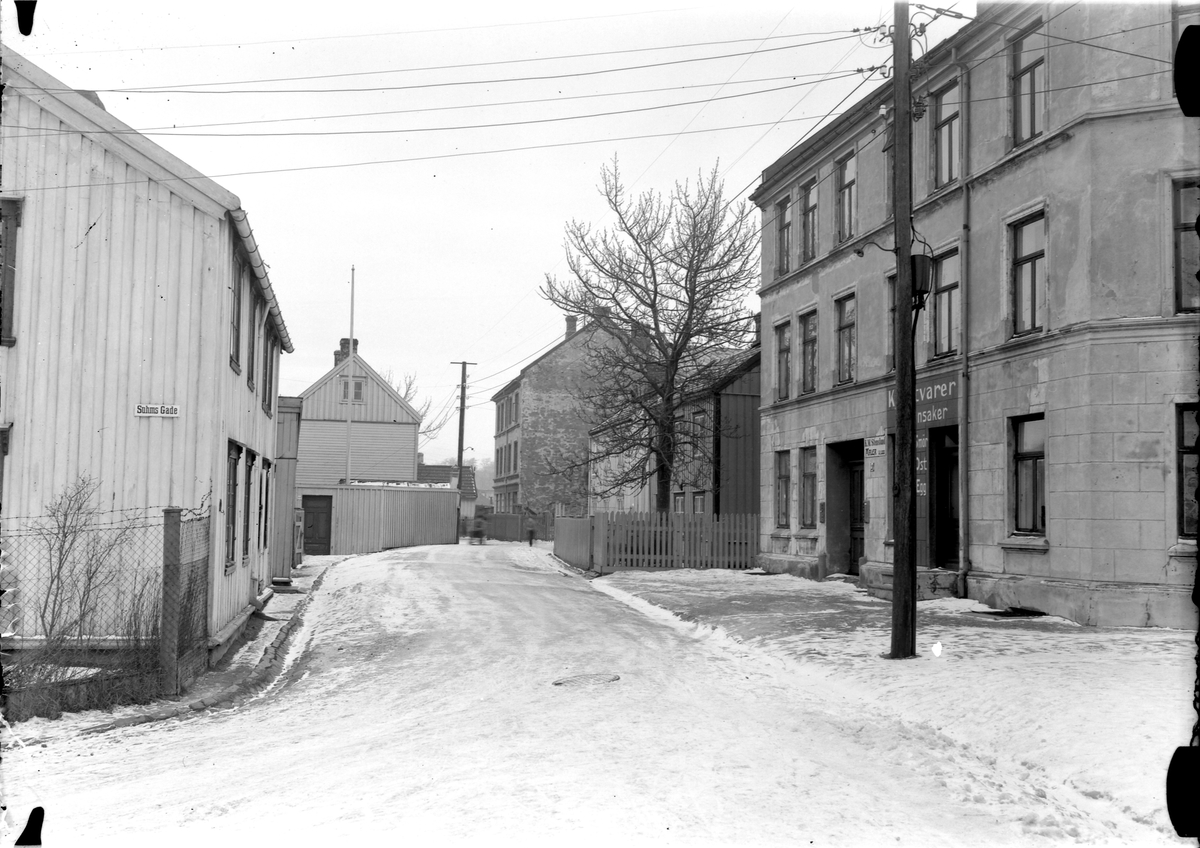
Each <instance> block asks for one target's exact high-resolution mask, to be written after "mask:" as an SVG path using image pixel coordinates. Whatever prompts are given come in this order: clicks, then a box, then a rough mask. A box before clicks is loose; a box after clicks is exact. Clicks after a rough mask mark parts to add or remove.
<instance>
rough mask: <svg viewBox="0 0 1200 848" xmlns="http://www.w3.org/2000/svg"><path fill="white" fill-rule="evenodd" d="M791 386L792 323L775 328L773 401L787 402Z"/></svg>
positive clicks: (786, 322) (787, 322)
mask: <svg viewBox="0 0 1200 848" xmlns="http://www.w3.org/2000/svg"><path fill="white" fill-rule="evenodd" d="M791 385H792V322H791V321H785V322H784V323H782V324H780V325H779V326H778V327H776V328H775V399H776V400H787V399H788V397H789V396H790V392H789V389H790V387H791Z"/></svg>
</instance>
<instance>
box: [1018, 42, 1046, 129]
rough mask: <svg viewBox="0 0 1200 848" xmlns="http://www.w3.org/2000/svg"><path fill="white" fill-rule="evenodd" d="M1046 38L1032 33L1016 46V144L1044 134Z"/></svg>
mask: <svg viewBox="0 0 1200 848" xmlns="http://www.w3.org/2000/svg"><path fill="white" fill-rule="evenodd" d="M1045 61H1046V54H1045V37H1044V36H1043V35H1042V34H1041V33H1038V32H1031V33H1029V34H1028V35H1025V36H1023V37H1021V38H1019V39H1017V40H1016V41H1014V42H1013V46H1012V69H1013V74H1012V111H1013V144H1024V143H1025V142H1027V141H1029V140H1030V139H1031V138H1037V137H1038V136H1039V135H1041V134H1042V121H1043V117H1042V115H1043V112H1044V111H1045V107H1046V68H1045Z"/></svg>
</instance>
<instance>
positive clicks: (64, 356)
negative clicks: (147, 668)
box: [0, 47, 292, 650]
mask: <svg viewBox="0 0 1200 848" xmlns="http://www.w3.org/2000/svg"><path fill="white" fill-rule="evenodd" d="M3 75H4V84H5V87H4V92H3V129H2V131H0V132H2V135H0V142H2V149H0V165H2V168H3V170H2V174H0V216H2V229H0V236H2V241H0V250H2V251H3V280H2V284H3V292H2V295H3V296H2V300H0V426H2V427H3V433H4V438H3V440H0V448H3V451H4V454H5V456H4V457H3V468H2V475H0V487H2V488H0V518H3V531H4V532H5V533H6V534H13V533H14V532H19V531H20V529H21V523H22V522H23V521H25V520H26V518H27V517H31V516H39V515H41V514H43V512H44V511H45V509H46V506H47V504H48V503H49V502H51V501H52V500H53V499H54V497H55V496H56V494H58V493H59V492H61V491H63V490H64V488H65V487H67V486H69V485H71V484H72V483H73V482H74V481H77V480H78V479H80V478H81V477H89V478H91V479H92V480H94V481H95V482H96V484H97V486H98V488H97V491H96V497H97V499H98V504H99V505H100V506H101V507H102V508H103V509H104V510H112V511H115V512H114V513H113V514H114V515H120V514H125V513H123V512H121V511H125V510H138V511H143V512H144V513H145V514H147V515H151V516H153V515H155V514H157V515H159V516H160V517H161V515H162V512H161V511H162V508H163V507H166V506H168V505H169V506H175V507H182V508H184V509H186V510H192V511H195V512H196V513H204V512H207V514H208V515H209V516H211V520H210V522H209V527H210V532H209V534H208V547H207V549H208V586H207V594H208V600H207V606H208V622H207V628H208V634H209V636H210V647H211V648H215V649H218V650H219V649H220V647H221V645H222V644H224V643H227V642H228V640H229V639H230V638H232V636H233V635H236V631H237V629H238V627H239V626H240V625H241V623H243V622H244V621H245V619H246V617H247V616H248V614H249V612H248V611H249V610H250V609H251V608H252V607H251V604H252V603H253V602H255V600H256V597H257V596H259V595H261V594H262V593H263V592H264V586H265V585H266V584H267V583H269V575H270V571H269V562H268V555H269V551H268V548H269V539H270V534H269V533H268V527H267V524H268V523H269V520H270V518H269V516H270V515H271V510H270V500H271V496H272V492H271V487H272V479H273V471H272V460H273V459H274V457H275V440H276V427H275V422H274V421H273V418H272V416H273V407H274V404H275V397H276V394H277V389H276V375H277V374H278V369H279V356H280V352H281V351H288V352H291V350H292V343H291V340H290V339H289V337H288V331H287V328H286V327H285V325H284V322H283V317H282V315H281V313H280V309H279V304H278V303H277V301H276V297H275V293H274V290H273V289H272V286H271V281H270V279H269V277H268V275H267V270H266V266H265V264H264V263H263V260H262V258H261V256H260V255H259V250H258V245H257V243H256V242H255V238H254V235H253V233H252V231H251V229H250V224H249V222H248V220H247V218H246V213H245V212H244V211H243V210H242V208H241V201H240V200H239V199H238V198H237V197H236V196H235V195H233V194H232V193H230V192H229V191H226V190H225V189H224V188H222V187H221V186H219V185H217V184H216V183H215V182H213V181H212V180H209V179H207V178H206V177H204V176H203V175H202V174H201V173H200V172H198V171H197V170H196V169H194V168H192V167H191V166H189V165H187V164H186V163H184V162H182V161H180V160H179V159H177V158H176V157H175V156H173V155H171V154H170V153H168V152H167V151H165V150H163V149H162V148H160V147H159V146H157V145H156V144H154V143H153V142H151V141H149V140H148V139H146V138H145V137H143V136H141V135H139V134H138V133H137V132H135V131H134V130H132V129H131V128H130V127H129V126H127V125H126V124H124V123H122V122H121V121H119V120H117V118H115V117H114V116H113V115H111V114H109V113H108V112H107V111H106V110H105V109H104V108H103V106H102V105H100V100H99V98H96V96H95V95H94V94H92V93H90V92H86V93H81V92H77V91H74V90H72V89H71V88H70V87H68V86H66V85H64V84H63V83H61V82H59V81H58V80H56V79H54V78H53V77H51V76H50V75H49V74H47V73H46V72H44V71H42V70H41V69H40V68H38V67H36V66H35V65H33V64H31V63H30V62H29V61H28V60H26V59H24V58H23V57H21V56H19V55H18V54H16V53H14V52H12V51H11V50H9V49H8V48H7V47H5V48H4V49H3ZM159 562H160V563H161V549H160V552H159Z"/></svg>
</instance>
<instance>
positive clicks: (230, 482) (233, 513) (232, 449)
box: [224, 442, 242, 573]
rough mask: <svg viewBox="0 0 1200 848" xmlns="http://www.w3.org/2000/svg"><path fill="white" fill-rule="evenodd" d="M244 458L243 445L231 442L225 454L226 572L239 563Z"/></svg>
mask: <svg viewBox="0 0 1200 848" xmlns="http://www.w3.org/2000/svg"><path fill="white" fill-rule="evenodd" d="M241 460H242V446H241V445H239V444H238V443H237V442H229V448H228V453H227V454H226V456H225V505H224V506H225V572H226V573H229V572H230V571H231V570H232V569H233V568H234V567H235V566H236V565H237V507H238V477H239V476H240V472H241V469H240V467H239V466H240V464H241Z"/></svg>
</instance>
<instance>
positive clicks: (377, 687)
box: [3, 545, 1112, 846]
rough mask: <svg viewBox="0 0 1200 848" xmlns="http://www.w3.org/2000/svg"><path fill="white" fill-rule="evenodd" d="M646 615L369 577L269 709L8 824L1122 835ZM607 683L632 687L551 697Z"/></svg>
mask: <svg viewBox="0 0 1200 848" xmlns="http://www.w3.org/2000/svg"><path fill="white" fill-rule="evenodd" d="M638 603H640V602H638ZM645 606H646V607H647V609H645V610H643V609H639V608H638V605H637V603H634V604H631V603H629V602H628V601H622V600H620V599H617V598H614V597H612V596H611V595H610V594H606V593H604V592H601V591H599V590H598V589H597V588H596V587H595V586H593V585H592V584H590V583H588V582H587V581H585V580H582V579H580V578H578V577H575V576H572V575H568V574H566V573H564V572H561V571H559V570H558V569H557V568H556V567H555V566H554V565H553V563H552V561H551V560H550V558H549V557H548V556H547V555H546V553H545V552H544V551H540V550H538V549H536V548H532V549H530V548H523V547H519V546H515V545H490V546H484V547H470V546H466V545H462V546H458V547H427V548H413V549H406V550H398V551H391V552H387V553H383V554H376V555H373V556H368V557H359V558H355V559H351V560H348V561H346V562H343V563H341V564H339V565H337V566H334V567H333V569H332V570H331V571H330V572H329V573H328V574H327V576H326V578H325V581H324V585H323V587H322V589H321V590H320V592H319V593H318V594H317V595H316V596H314V597H313V599H312V603H311V604H310V605H309V607H308V611H307V613H306V614H305V620H304V624H303V625H302V626H301V627H300V628H299V629H298V630H297V631H296V633H295V634H294V636H293V639H292V642H291V643H290V644H291V650H290V651H289V666H288V668H287V669H286V671H285V673H284V675H283V676H282V677H281V678H280V680H279V682H278V684H277V685H276V686H275V687H274V688H273V689H272V690H270V691H268V692H267V693H265V694H264V695H263V696H261V697H260V698H257V699H255V700H252V701H250V702H248V703H246V704H243V705H241V706H239V707H236V708H233V709H227V710H214V711H211V712H208V713H203V714H197V715H196V716H195V717H192V718H187V719H177V720H171V721H166V722H161V723H156V724H148V725H140V726H136V727H129V728H121V729H117V730H114V731H111V732H108V733H104V734H100V735H96V736H71V735H66V734H59V735H56V736H55V737H53V738H52V739H50V740H49V741H48V742H47V743H46V745H45V746H44V747H43V746H41V745H35V746H30V747H21V746H17V747H15V748H13V747H11V746H10V747H8V748H7V749H6V750H5V752H4V774H3V781H4V793H5V796H6V798H7V799H8V804H9V807H10V810H13V811H27V810H28V809H29V807H30V805H33V804H40V805H42V806H44V807H45V809H46V825H45V831H44V833H45V836H46V844H47V845H77V844H88V845H96V844H104V843H105V842H111V843H112V844H118V843H119V844H121V845H130V844H159V843H161V842H163V841H164V840H167V839H170V840H171V843H172V844H189V845H190V844H212V845H217V844H247V843H249V842H250V841H251V840H258V841H259V842H260V844H279V843H281V842H282V841H283V839H284V838H287V839H288V843H289V844H293V845H294V844H302V845H307V844H331V843H330V840H331V839H339V841H340V842H341V844H363V845H372V844H397V843H399V842H401V841H405V842H408V843H409V844H413V843H414V842H415V843H416V844H435V842H436V844H446V843H448V842H449V843H453V844H474V845H495V844H521V845H531V844H532V845H540V844H555V845H559V844H562V843H563V842H564V840H569V841H570V842H571V843H572V844H581V843H582V844H584V845H591V844H600V843H605V844H613V845H628V844H645V845H739V846H742V845H783V844H787V845H797V844H801V845H807V844H814V845H822V846H830V845H884V844H889V845H920V846H933V845H947V846H949V845H953V846H964V845H1019V844H1026V843H1028V842H1029V841H1030V839H1031V838H1032V837H1034V835H1035V834H1037V835H1043V836H1045V837H1050V840H1051V841H1059V840H1061V841H1063V842H1074V841H1075V838H1079V839H1081V840H1082V841H1086V842H1093V841H1102V840H1104V839H1106V838H1109V837H1111V836H1112V834H1111V832H1110V831H1106V830H1105V828H1104V827H1103V825H1101V824H1100V823H1098V822H1095V821H1093V820H1091V819H1090V818H1089V815H1088V812H1087V810H1081V809H1079V808H1077V807H1075V806H1073V805H1072V804H1071V803H1069V802H1067V801H1063V800H1061V799H1060V795H1059V794H1056V793H1055V792H1053V791H1050V792H1047V791H1046V788H1044V787H1043V786H1041V785H1040V784H1039V783H1038V778H1037V776H1036V775H1033V776H1031V775H1029V774H1028V773H1025V774H1020V773H1018V772H1016V771H1011V772H1008V771H1004V770H1000V769H997V767H996V763H995V761H994V759H989V758H988V757H986V756H981V755H978V754H975V753H973V752H972V751H971V750H970V749H969V748H968V747H966V746H965V745H963V744H961V743H957V742H955V741H953V740H952V739H951V738H950V737H949V736H946V735H943V734H942V733H940V732H938V731H937V730H935V729H933V728H932V727H931V726H930V725H928V724H925V723H920V722H905V721H900V720H897V719H886V720H885V719H879V718H877V717H875V716H873V714H872V713H870V712H869V711H868V710H867V709H866V708H865V707H864V705H863V704H862V703H861V702H860V701H857V700H855V699H853V698H852V697H848V696H847V695H846V694H845V692H840V693H839V692H837V691H835V690H832V689H830V687H828V686H827V685H825V684H824V683H823V680H824V678H823V677H822V676H820V675H817V674H810V673H808V672H806V671H805V669H804V667H803V666H801V665H798V664H796V663H789V662H784V661H780V660H779V659H777V658H773V657H770V656H765V655H763V654H762V653H761V652H759V651H756V650H755V649H754V648H752V647H747V646H743V645H740V644H739V643H737V642H734V641H733V640H731V639H728V638H726V637H724V636H722V635H721V634H719V633H714V632H713V631H712V630H711V629H709V628H703V627H694V626H689V625H684V624H681V623H679V622H677V621H674V620H669V616H665V614H661V615H655V614H653V613H651V612H649V611H648V610H649V605H645ZM601 673H611V674H614V675H619V677H620V679H619V680H617V681H615V682H610V683H600V684H592V685H577V686H570V685H563V686H555V685H553V682H554V681H555V680H559V679H562V678H568V677H572V676H576V675H586V674H601ZM63 721H67V722H69V721H71V719H70V718H66V719H63ZM17 731H18V735H20V731H21V726H20V725H18V727H17ZM6 738H10V737H9V736H7V735H6ZM948 784H953V785H954V786H957V787H961V786H970V787H972V788H973V796H972V797H969V800H968V801H967V802H963V801H962V800H961V799H960V797H959V795H958V793H954V794H953V795H952V794H951V793H950V792H948V791H947V788H946V787H947V785H948ZM20 817H21V819H22V820H23V817H24V812H21V813H20ZM235 840H236V841H235ZM264 840H265V841H264Z"/></svg>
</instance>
